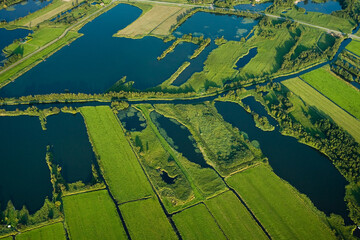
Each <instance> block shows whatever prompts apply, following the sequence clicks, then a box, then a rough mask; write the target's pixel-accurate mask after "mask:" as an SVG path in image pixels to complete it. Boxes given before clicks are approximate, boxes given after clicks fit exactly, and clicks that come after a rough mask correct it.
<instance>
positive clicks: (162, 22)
mask: <svg viewBox="0 0 360 240" xmlns="http://www.w3.org/2000/svg"><path fill="white" fill-rule="evenodd" d="M184 8H185V7H184ZM184 8H180V9H179V10H178V11H176V12H174V13H173V14H171V15H170V16H169V17H167V18H166V19H164V20H163V21H162V22H161V23H159V24H158V25H157V26H155V27H154V28H153V29H152V30H151V31H150V32H149V33H148V34H147V35H150V34H151V33H152V32H153V31H155V30H156V29H157V28H159V27H160V25H162V24H163V23H164V22H166V21H167V20H168V19H169V18H171V17H172V16H174V15H175V14H177V13H179V12H180V11H182V10H184Z"/></svg>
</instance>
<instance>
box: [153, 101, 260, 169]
mask: <svg viewBox="0 0 360 240" xmlns="http://www.w3.org/2000/svg"><path fill="white" fill-rule="evenodd" d="M155 109H156V110H157V111H158V112H160V113H161V114H163V115H165V116H168V117H170V118H173V119H176V120H178V121H179V122H180V123H182V124H183V125H185V126H186V127H187V128H188V129H189V131H190V133H191V134H192V136H193V137H194V139H195V141H196V142H197V144H198V147H199V149H200V150H201V151H202V153H203V155H204V157H205V159H206V161H207V162H208V164H210V165H211V166H213V167H214V168H215V169H216V170H217V171H218V172H219V174H220V175H222V176H227V175H229V174H231V173H232V172H235V171H238V170H239V169H241V168H243V167H246V166H248V165H252V164H254V163H256V162H258V161H259V160H260V159H261V158H262V153H261V151H260V150H259V149H256V148H255V147H254V146H253V145H252V144H251V143H250V142H249V141H248V140H246V139H245V138H244V137H243V135H242V134H240V133H239V131H237V130H235V129H234V128H233V127H232V126H231V125H230V124H228V123H225V122H224V121H223V119H222V118H221V116H220V115H219V114H217V113H216V110H215V109H214V108H213V106H211V105H209V104H197V105H188V104H187V105H180V104H178V105H172V104H166V105H165V104H157V105H155ZM214 133H216V136H214ZM214 149H216V150H214Z"/></svg>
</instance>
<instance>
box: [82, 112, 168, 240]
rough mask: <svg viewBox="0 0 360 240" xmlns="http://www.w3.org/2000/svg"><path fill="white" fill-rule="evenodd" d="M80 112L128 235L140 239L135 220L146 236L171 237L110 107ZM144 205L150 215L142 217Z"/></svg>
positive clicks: (150, 189)
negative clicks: (140, 224)
mask: <svg viewBox="0 0 360 240" xmlns="http://www.w3.org/2000/svg"><path fill="white" fill-rule="evenodd" d="M81 113H82V115H83V116H84V118H85V123H86V126H87V130H88V134H89V136H90V139H91V142H92V145H93V148H94V150H95V153H96V155H97V157H98V162H99V166H100V169H101V171H102V173H103V176H104V178H105V181H106V182H107V184H108V185H109V188H110V191H111V192H112V194H113V195H114V198H115V199H116V201H117V203H118V204H121V205H120V209H121V210H122V214H123V215H124V220H125V222H127V221H129V225H127V227H128V229H129V232H130V234H132V235H131V237H132V238H134V239H136V238H137V237H139V239H141V236H142V235H141V234H142V232H141V230H140V229H139V228H138V225H137V223H136V221H138V222H139V223H142V228H147V229H151V228H152V229H153V230H152V231H151V232H148V233H147V234H148V237H150V238H154V239H157V238H159V237H160V236H167V237H171V238H173V236H175V233H174V231H173V229H172V227H171V225H170V223H169V222H168V221H167V218H166V215H165V214H164V212H163V210H162V209H161V207H160V203H159V202H158V200H157V198H156V196H155V194H154V192H153V190H152V187H151V185H150V183H149V181H148V179H147V176H146V175H145V173H144V171H143V169H142V168H141V165H140V163H139V161H138V159H137V157H136V155H135V153H134V151H133V149H132V147H131V145H130V144H129V142H128V140H127V139H126V137H125V135H124V132H123V129H122V128H121V126H120V123H119V120H118V119H117V118H116V116H115V115H114V113H113V112H112V110H111V109H110V108H109V107H108V106H99V107H82V108H81ZM148 198H150V199H152V200H148ZM140 201H147V202H146V203H140ZM129 202H133V203H134V204H129ZM134 206H137V208H138V209H137V210H138V211H141V212H142V216H137V215H133V214H132V212H131V211H133V208H134ZM147 207H149V208H151V210H152V212H153V213H154V214H152V215H147V216H146V217H147V219H146V220H145V219H143V215H144V214H147V212H148V211H149V209H147ZM155 212H156V214H155ZM149 234H153V235H152V236H150V235H149Z"/></svg>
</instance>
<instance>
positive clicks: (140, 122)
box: [118, 107, 146, 131]
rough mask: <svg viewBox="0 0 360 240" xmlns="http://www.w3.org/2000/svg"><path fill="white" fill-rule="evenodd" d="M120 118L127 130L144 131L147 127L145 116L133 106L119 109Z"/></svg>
mask: <svg viewBox="0 0 360 240" xmlns="http://www.w3.org/2000/svg"><path fill="white" fill-rule="evenodd" d="M118 118H119V120H120V122H121V124H122V125H123V126H124V128H125V129H126V130H127V131H142V130H144V129H145V128H146V121H145V118H144V117H143V115H142V114H141V112H140V111H138V110H137V109H135V108H133V107H129V108H128V109H126V110H122V111H119V113H118Z"/></svg>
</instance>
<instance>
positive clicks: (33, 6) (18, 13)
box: [0, 0, 52, 22]
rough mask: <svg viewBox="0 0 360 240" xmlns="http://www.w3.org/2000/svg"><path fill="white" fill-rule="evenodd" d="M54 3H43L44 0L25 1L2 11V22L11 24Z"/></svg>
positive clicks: (0, 14) (0, 17)
mask: <svg viewBox="0 0 360 240" xmlns="http://www.w3.org/2000/svg"><path fill="white" fill-rule="evenodd" d="M51 2H52V0H50V1H42V0H28V1H23V2H20V3H17V4H14V5H11V6H10V7H8V8H4V9H1V10H0V21H4V20H5V21H6V22H11V21H14V20H16V19H19V18H22V17H25V16H27V15H28V14H29V13H33V12H35V11H37V10H39V9H41V8H43V7H45V6H47V5H49V4H50V3H51Z"/></svg>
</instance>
